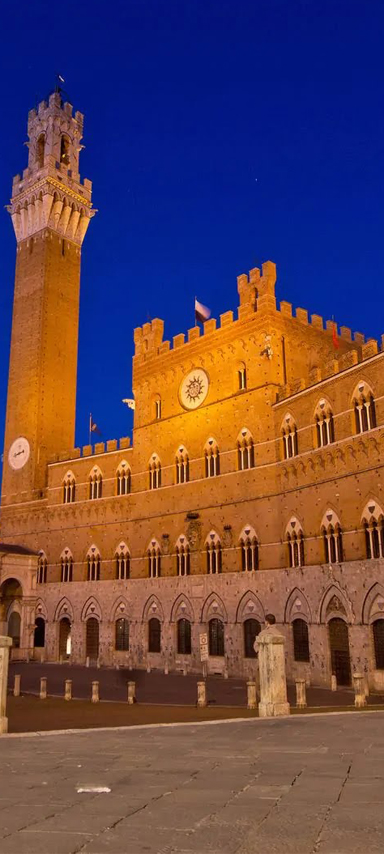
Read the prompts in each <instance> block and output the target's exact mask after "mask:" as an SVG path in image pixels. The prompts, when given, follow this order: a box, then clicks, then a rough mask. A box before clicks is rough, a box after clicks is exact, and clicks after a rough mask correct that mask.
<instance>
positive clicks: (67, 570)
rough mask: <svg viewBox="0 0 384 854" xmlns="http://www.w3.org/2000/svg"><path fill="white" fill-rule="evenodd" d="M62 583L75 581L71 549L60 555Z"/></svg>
mask: <svg viewBox="0 0 384 854" xmlns="http://www.w3.org/2000/svg"><path fill="white" fill-rule="evenodd" d="M60 564H61V581H62V582H67V581H72V580H73V557H72V554H71V552H70V550H69V549H64V551H62V552H61V555H60Z"/></svg>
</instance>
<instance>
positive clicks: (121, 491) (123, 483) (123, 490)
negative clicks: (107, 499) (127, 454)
mask: <svg viewBox="0 0 384 854" xmlns="http://www.w3.org/2000/svg"><path fill="white" fill-rule="evenodd" d="M116 491H117V494H118V495H128V493H129V492H130V491H131V469H130V468H129V465H128V463H126V462H125V460H123V461H122V462H121V463H120V465H119V468H118V469H117V472H116Z"/></svg>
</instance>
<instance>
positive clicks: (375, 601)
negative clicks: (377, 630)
mask: <svg viewBox="0 0 384 854" xmlns="http://www.w3.org/2000/svg"><path fill="white" fill-rule="evenodd" d="M377 619H380V620H382V619H384V585H383V584H380V582H378V581H377V582H376V583H375V584H373V585H372V587H370V589H369V590H368V593H367V595H366V597H365V599H364V602H363V607H362V614H361V621H362V623H363V624H365V625H368V624H369V623H373V622H374V620H377Z"/></svg>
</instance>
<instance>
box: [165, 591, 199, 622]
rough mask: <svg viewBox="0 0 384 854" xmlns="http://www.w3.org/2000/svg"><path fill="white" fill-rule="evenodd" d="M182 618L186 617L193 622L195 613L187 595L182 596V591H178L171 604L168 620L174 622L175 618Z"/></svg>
mask: <svg viewBox="0 0 384 854" xmlns="http://www.w3.org/2000/svg"><path fill="white" fill-rule="evenodd" d="M183 619H187V620H190V621H191V622H194V620H195V615H194V610H193V607H192V604H191V601H190V599H189V598H188V596H184V595H183V593H180V594H179V596H178V597H177V598H176V599H175V601H174V603H173V605H172V610H171V620H170V622H171V623H176V622H177V620H183Z"/></svg>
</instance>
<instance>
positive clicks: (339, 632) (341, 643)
mask: <svg viewBox="0 0 384 854" xmlns="http://www.w3.org/2000/svg"><path fill="white" fill-rule="evenodd" d="M328 631H329V647H330V651H331V668H332V674H334V675H335V676H336V680H337V684H338V685H350V684H351V660H350V656H349V639H348V625H347V623H346V622H345V621H344V620H341V619H340V617H333V618H332V620H330V621H329V623H328Z"/></svg>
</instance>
